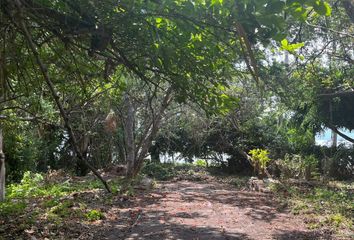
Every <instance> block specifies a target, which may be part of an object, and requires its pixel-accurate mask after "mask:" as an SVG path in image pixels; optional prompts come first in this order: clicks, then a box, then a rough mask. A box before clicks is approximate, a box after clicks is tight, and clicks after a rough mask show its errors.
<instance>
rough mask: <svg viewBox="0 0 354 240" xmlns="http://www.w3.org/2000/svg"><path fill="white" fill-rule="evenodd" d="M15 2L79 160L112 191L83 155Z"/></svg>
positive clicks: (22, 24) (21, 23)
mask: <svg viewBox="0 0 354 240" xmlns="http://www.w3.org/2000/svg"><path fill="white" fill-rule="evenodd" d="M15 3H16V5H17V7H18V9H19V12H20V20H19V23H20V27H21V28H22V30H23V33H24V36H25V38H26V40H27V42H28V45H29V47H30V49H31V51H32V53H33V55H34V57H35V59H36V61H37V64H38V65H39V68H40V70H41V72H42V75H43V78H44V81H45V82H46V84H47V86H48V88H49V90H50V92H51V94H52V96H53V98H54V101H55V103H56V105H57V107H58V108H59V112H60V115H61V116H62V118H63V120H64V125H65V128H66V130H67V131H68V134H69V137H70V139H71V143H72V145H73V148H74V152H75V153H76V156H77V158H78V161H79V162H81V163H83V164H85V165H86V166H87V167H88V168H89V169H90V170H91V171H92V172H93V174H94V175H96V177H97V178H98V179H99V180H101V182H102V183H103V185H104V186H105V188H106V189H107V191H108V192H111V190H110V188H109V186H108V184H107V182H106V181H105V180H104V179H103V178H102V176H101V175H100V174H99V172H98V171H97V170H96V169H95V168H94V167H93V166H92V165H91V164H89V163H88V162H87V160H86V158H85V157H84V156H83V155H82V153H81V151H80V148H79V146H78V142H77V140H76V137H75V134H74V131H73V129H72V127H71V125H70V122H69V118H68V116H67V114H66V112H65V110H64V107H63V105H62V104H61V102H60V98H59V95H58V94H57V91H56V90H55V87H54V84H53V82H52V81H51V79H50V77H49V74H48V72H47V68H46V67H45V65H44V64H43V62H42V60H41V58H40V56H39V53H38V51H37V48H36V46H35V44H34V43H33V41H32V37H31V35H30V33H29V31H28V29H27V26H26V25H25V23H24V21H23V19H22V8H21V3H20V1H19V0H15Z"/></svg>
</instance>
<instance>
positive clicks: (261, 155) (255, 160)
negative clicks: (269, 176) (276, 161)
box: [249, 148, 270, 177]
mask: <svg viewBox="0 0 354 240" xmlns="http://www.w3.org/2000/svg"><path fill="white" fill-rule="evenodd" d="M249 154H250V155H251V157H252V159H251V160H252V165H253V168H254V170H255V171H256V172H257V174H258V176H260V177H263V176H264V174H265V171H266V168H267V165H268V163H269V161H270V158H269V157H268V155H269V151H268V150H263V149H259V148H257V149H252V150H251V151H249Z"/></svg>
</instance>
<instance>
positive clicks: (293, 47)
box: [280, 38, 305, 53]
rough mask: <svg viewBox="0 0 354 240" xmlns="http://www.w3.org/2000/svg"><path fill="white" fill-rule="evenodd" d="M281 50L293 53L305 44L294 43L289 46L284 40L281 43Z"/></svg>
mask: <svg viewBox="0 0 354 240" xmlns="http://www.w3.org/2000/svg"><path fill="white" fill-rule="evenodd" d="M280 43H281V47H280V49H281V50H285V51H289V52H291V53H293V52H295V50H297V49H299V48H301V47H303V46H304V45H305V44H304V43H294V44H289V42H288V40H287V39H286V38H285V39H283V40H282V41H281V42H280Z"/></svg>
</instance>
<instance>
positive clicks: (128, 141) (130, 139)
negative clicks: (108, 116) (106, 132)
mask: <svg viewBox="0 0 354 240" xmlns="http://www.w3.org/2000/svg"><path fill="white" fill-rule="evenodd" d="M125 105H126V106H125V107H126V110H127V116H126V118H125V121H124V138H125V145H126V149H125V151H126V161H127V178H132V177H134V166H135V141H134V108H133V105H132V102H131V100H130V97H129V96H128V95H126V96H125Z"/></svg>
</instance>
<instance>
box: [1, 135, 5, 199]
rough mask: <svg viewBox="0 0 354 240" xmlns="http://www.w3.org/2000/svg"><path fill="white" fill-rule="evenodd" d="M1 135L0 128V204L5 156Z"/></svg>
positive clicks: (2, 192) (3, 185)
mask: <svg viewBox="0 0 354 240" xmlns="http://www.w3.org/2000/svg"><path fill="white" fill-rule="evenodd" d="M2 147H3V135H2V129H1V128H0V202H1V201H4V200H5V187H6V185H5V154H4V153H3V151H2Z"/></svg>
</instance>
